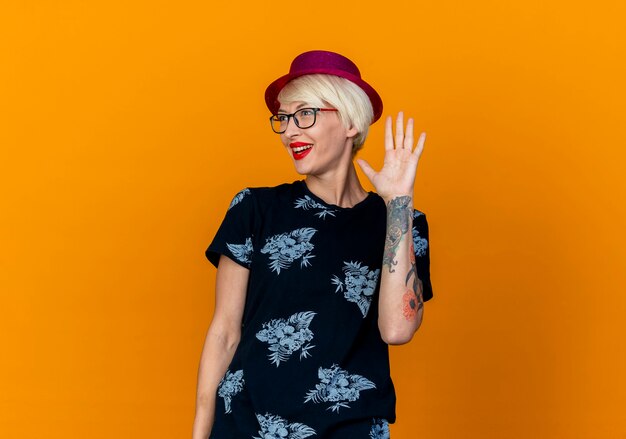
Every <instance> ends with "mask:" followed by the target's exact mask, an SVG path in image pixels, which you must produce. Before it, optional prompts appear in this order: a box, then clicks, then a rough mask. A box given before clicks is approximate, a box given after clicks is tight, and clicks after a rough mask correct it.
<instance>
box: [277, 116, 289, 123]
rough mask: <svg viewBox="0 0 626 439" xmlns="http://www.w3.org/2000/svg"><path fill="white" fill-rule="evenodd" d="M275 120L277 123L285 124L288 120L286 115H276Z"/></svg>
mask: <svg viewBox="0 0 626 439" xmlns="http://www.w3.org/2000/svg"><path fill="white" fill-rule="evenodd" d="M275 118H276V120H277V121H279V122H286V121H287V119H288V117H287V115H285V114H277V115H276V116H275Z"/></svg>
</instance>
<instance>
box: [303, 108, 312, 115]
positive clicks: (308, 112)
mask: <svg viewBox="0 0 626 439" xmlns="http://www.w3.org/2000/svg"><path fill="white" fill-rule="evenodd" d="M302 116H313V110H308V109H307V110H302Z"/></svg>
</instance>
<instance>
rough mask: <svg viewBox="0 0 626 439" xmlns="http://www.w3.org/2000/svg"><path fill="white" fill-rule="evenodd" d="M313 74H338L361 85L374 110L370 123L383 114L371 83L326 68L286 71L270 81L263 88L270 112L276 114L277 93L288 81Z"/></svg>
mask: <svg viewBox="0 0 626 439" xmlns="http://www.w3.org/2000/svg"><path fill="white" fill-rule="evenodd" d="M314 74H325V75H334V76H339V77H340V78H345V79H347V80H349V81H351V82H353V83H355V84H356V85H358V86H359V87H361V89H362V90H363V91H364V92H365V94H367V96H368V97H369V99H370V102H371V103H372V109H373V110H374V117H373V118H372V122H371V123H374V122H376V121H377V120H378V119H380V116H381V115H382V114H383V101H382V99H381V98H380V96H379V95H378V93H377V92H376V90H374V88H373V87H372V86H371V85H369V84H368V83H367V82H365V81H364V80H363V79H361V78H360V77H358V76H355V75H351V74H350V73H347V72H345V71H343V70H341V71H340V70H332V69H328V68H313V69H304V70H300V71H298V72H297V73H288V74H286V75H284V76H281V77H280V78H278V79H277V80H275V81H274V82H272V83H271V84H270V85H269V86H268V87H267V89H266V90H265V104H266V105H267V108H268V109H269V110H270V112H271V113H272V114H276V113H277V112H278V109H279V108H280V102H278V94H279V93H280V91H281V90H282V89H283V88H284V87H285V85H287V83H288V82H289V81H291V80H293V79H295V78H299V77H300V76H305V75H314Z"/></svg>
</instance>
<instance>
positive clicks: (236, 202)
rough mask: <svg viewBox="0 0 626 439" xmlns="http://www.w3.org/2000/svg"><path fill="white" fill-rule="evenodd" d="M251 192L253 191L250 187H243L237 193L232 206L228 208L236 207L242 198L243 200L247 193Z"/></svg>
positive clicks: (231, 203)
mask: <svg viewBox="0 0 626 439" xmlns="http://www.w3.org/2000/svg"><path fill="white" fill-rule="evenodd" d="M250 193H251V192H250V189H248V188H245V189H243V190H241V191H239V192H238V193H237V194H236V195H235V196H234V197H233V200H232V201H231V202H230V206H228V210H230V209H232V208H233V207H235V206H236V205H237V204H239V203H240V202H241V200H243V198H244V197H245V196H246V195H249V194H250Z"/></svg>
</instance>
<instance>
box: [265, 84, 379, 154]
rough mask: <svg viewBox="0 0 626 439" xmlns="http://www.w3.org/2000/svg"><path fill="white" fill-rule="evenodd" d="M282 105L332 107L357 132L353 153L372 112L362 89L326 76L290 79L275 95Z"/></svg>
mask: <svg viewBox="0 0 626 439" xmlns="http://www.w3.org/2000/svg"><path fill="white" fill-rule="evenodd" d="M277 99H278V101H279V102H280V103H281V105H288V104H291V103H292V102H298V101H302V102H306V103H307V104H309V105H313V106H315V107H322V108H323V107H326V106H331V107H333V108H336V109H337V110H339V118H340V120H341V122H342V123H343V125H344V126H345V127H346V128H350V127H354V128H356V130H357V131H358V133H357V135H356V136H355V137H354V141H353V144H352V154H353V155H354V154H356V152H357V151H358V150H360V149H361V148H362V147H363V143H365V139H366V137H367V133H368V131H369V127H370V124H371V123H372V119H373V118H374V109H373V108H372V103H371V102H370V99H369V97H368V96H367V94H366V93H365V92H364V91H363V89H362V88H361V87H359V86H358V85H356V84H355V83H354V82H351V81H349V80H347V79H345V78H341V77H339V76H334V75H326V74H313V75H304V76H300V77H299V78H296V79H293V80H291V81H289V82H288V83H287V85H285V87H283V89H282V90H281V91H280V93H279V94H278V98H277Z"/></svg>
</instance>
